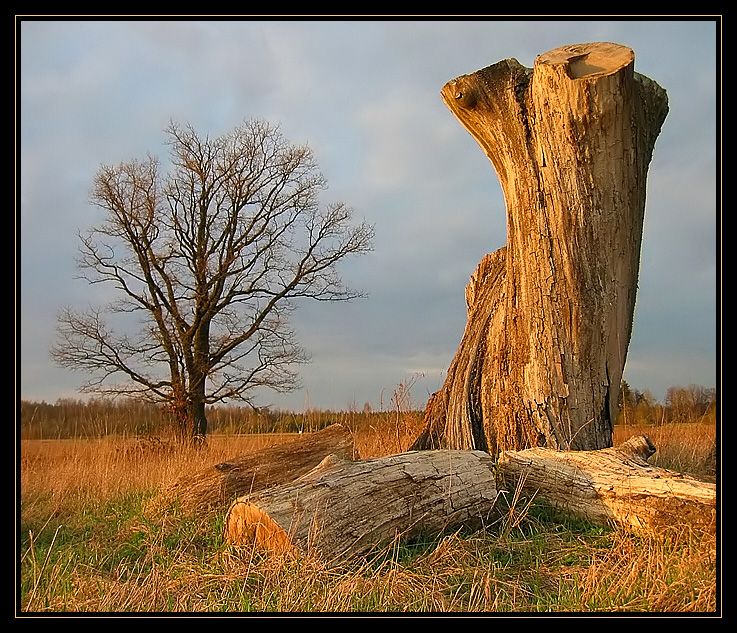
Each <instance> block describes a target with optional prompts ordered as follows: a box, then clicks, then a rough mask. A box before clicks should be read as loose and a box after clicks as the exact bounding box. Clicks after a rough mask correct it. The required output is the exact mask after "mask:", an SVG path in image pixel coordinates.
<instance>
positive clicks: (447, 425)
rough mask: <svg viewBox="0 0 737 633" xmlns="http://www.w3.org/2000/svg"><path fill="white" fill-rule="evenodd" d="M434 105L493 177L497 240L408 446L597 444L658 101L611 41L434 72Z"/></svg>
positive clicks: (614, 392)
mask: <svg viewBox="0 0 737 633" xmlns="http://www.w3.org/2000/svg"><path fill="white" fill-rule="evenodd" d="M441 94H442V97H443V100H444V101H445V103H446V105H447V106H448V108H449V109H450V110H451V112H452V113H453V114H454V115H455V117H456V118H457V119H458V120H459V121H460V122H461V124H462V125H463V126H464V127H465V128H466V130H467V131H468V132H469V133H470V134H471V135H472V136H473V137H474V139H476V141H477V142H478V143H479V145H480V146H481V148H482V149H483V151H484V152H485V153H486V155H487V156H488V158H489V159H490V160H491V162H492V164H493V166H494V168H495V170H496V172H497V175H498V177H499V180H500V183H501V186H502V190H503V192H504V197H505V201H506V207H507V209H506V211H507V243H506V246H505V247H504V248H502V249H500V250H498V251H496V252H494V253H492V254H490V255H487V256H486V257H485V258H484V259H483V260H482V262H481V263H480V264H479V266H478V268H477V270H476V271H475V273H474V274H473V276H472V278H471V281H470V284H469V286H468V288H467V289H466V303H467V308H468V321H467V325H466V330H465V332H464V334H463V338H462V340H461V343H460V346H459V349H458V351H457V353H456V356H455V358H454V359H453V362H452V363H451V365H450V366H449V369H448V374H447V377H446V380H445V383H444V385H443V387H442V388H441V390H440V391H439V392H437V393H436V394H435V395H434V396H433V397H431V399H430V401H429V402H428V406H427V412H426V428H425V430H424V432H423V433H422V435H421V436H420V437H418V438H417V440H416V441H415V443H414V444H413V446H412V449H430V448H439V447H444V448H455V449H478V450H485V451H488V452H489V453H491V454H492V455H496V454H498V453H499V452H500V451H505V450H520V449H524V448H528V447H533V446H543V447H547V448H552V449H561V450H594V449H599V448H606V447H608V446H611V443H612V424H613V420H614V418H615V415H616V410H617V406H618V397H619V389H620V383H621V378H622V372H623V368H624V364H625V360H626V357H627V350H628V346H629V341H630V334H631V328H632V318H633V311H634V305H635V295H636V291H637V277H638V270H639V262H640V245H641V240H642V228H643V219H644V211H645V194H646V180H647V172H648V166H649V163H650V159H651V157H652V152H653V149H654V144H655V141H656V138H657V136H658V134H659V132H660V128H661V125H662V124H663V121H664V120H665V117H666V114H667V111H668V102H667V96H666V93H665V91H664V90H663V89H662V88H661V87H660V86H658V85H657V84H656V83H655V82H653V81H651V80H650V79H648V78H647V77H644V76H643V75H640V74H638V73H636V72H634V54H633V52H632V50H630V49H629V48H627V47H624V46H620V45H618V44H610V43H592V44H580V45H572V46H564V47H562V48H558V49H555V50H553V51H550V52H549V53H546V54H544V55H541V56H539V57H538V58H537V59H536V60H535V64H534V69H529V68H526V67H524V66H522V65H521V64H520V63H519V62H517V60H515V59H508V60H504V61H501V62H499V63H497V64H494V65H492V66H489V67H488V68H484V69H482V70H479V71H477V72H475V73H473V74H470V75H464V76H462V77H458V78H457V79H455V80H453V81H451V82H449V83H448V84H446V86H445V87H444V88H443V89H442V91H441Z"/></svg>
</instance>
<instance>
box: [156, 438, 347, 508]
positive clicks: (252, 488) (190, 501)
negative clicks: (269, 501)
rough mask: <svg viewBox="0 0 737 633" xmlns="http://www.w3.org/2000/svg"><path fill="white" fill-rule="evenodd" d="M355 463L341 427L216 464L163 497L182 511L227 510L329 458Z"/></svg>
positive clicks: (184, 479) (182, 480) (179, 482)
mask: <svg viewBox="0 0 737 633" xmlns="http://www.w3.org/2000/svg"><path fill="white" fill-rule="evenodd" d="M331 454H332V455H337V456H339V457H340V458H342V459H347V460H350V459H354V458H356V457H357V455H356V454H355V449H354V444H353V436H352V435H351V433H350V431H349V430H348V429H347V428H346V427H344V426H343V425H341V424H333V425H331V426H328V427H326V428H324V429H322V430H320V431H317V432H315V433H311V434H309V435H302V436H300V437H299V438H297V439H295V440H293V441H290V442H285V443H283V444H278V445H276V446H270V447H268V448H265V449H262V450H259V451H254V452H253V453H248V454H245V455H241V456H239V457H235V458H233V459H229V460H228V461H226V462H222V463H220V464H215V465H213V466H210V467H208V468H206V469H204V470H201V471H199V472H196V473H192V474H187V475H185V476H183V477H180V478H179V479H178V480H177V481H175V482H174V484H172V485H171V486H170V487H169V488H168V489H167V490H165V491H164V493H163V495H162V496H163V499H165V500H167V501H169V502H171V501H173V500H177V501H178V502H179V503H180V506H181V508H182V509H183V510H184V511H187V512H189V511H193V510H206V509H209V508H214V507H217V506H222V507H226V506H227V505H228V504H229V503H230V502H231V501H232V500H233V499H234V498H236V497H238V496H240V495H244V494H247V493H249V492H257V491H259V490H263V489H265V488H269V487H271V486H278V485H282V484H287V483H291V482H292V481H294V480H295V479H297V478H298V477H300V476H301V475H304V474H305V473H307V472H309V471H310V470H311V469H313V468H314V467H315V466H317V465H318V464H319V463H320V462H321V461H322V460H323V459H324V458H325V457H327V456H328V455H331Z"/></svg>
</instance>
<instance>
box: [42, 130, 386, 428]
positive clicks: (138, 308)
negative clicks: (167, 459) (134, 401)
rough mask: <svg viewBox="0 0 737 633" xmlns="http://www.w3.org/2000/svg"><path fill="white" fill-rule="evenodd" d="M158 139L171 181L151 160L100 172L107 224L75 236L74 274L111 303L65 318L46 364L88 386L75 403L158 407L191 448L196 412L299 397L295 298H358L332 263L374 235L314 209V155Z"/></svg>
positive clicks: (239, 138) (224, 141)
mask: <svg viewBox="0 0 737 633" xmlns="http://www.w3.org/2000/svg"><path fill="white" fill-rule="evenodd" d="M166 132H167V135H168V145H169V147H170V158H171V169H170V171H169V173H162V169H161V165H160V163H159V161H158V160H156V159H155V158H153V157H150V156H149V157H148V158H147V159H146V160H143V161H131V162H126V163H122V164H120V165H117V166H103V167H101V168H100V170H99V172H98V173H97V175H96V177H95V180H94V185H93V188H92V194H91V197H92V202H93V203H94V204H95V205H97V206H98V207H100V208H101V209H102V210H103V211H104V212H105V213H106V218H105V221H104V222H103V223H102V224H100V225H99V226H97V227H94V228H92V229H91V230H90V231H89V232H88V233H87V234H85V235H80V239H81V248H80V252H81V257H80V259H79V266H80V269H81V270H82V273H83V277H84V278H86V279H87V280H88V281H89V282H90V283H91V284H99V283H106V284H110V285H112V287H114V289H115V291H116V299H117V300H116V301H114V302H111V303H110V304H109V305H108V306H107V307H106V308H105V309H104V310H100V309H90V310H87V311H84V312H77V311H74V310H71V309H68V308H67V309H65V310H63V312H62V314H61V315H60V318H59V327H58V331H59V336H58V340H57V342H56V344H55V345H54V347H53V349H52V357H53V358H54V359H55V360H56V361H57V362H58V363H59V364H60V365H62V366H64V367H68V368H71V369H75V370H84V371H87V372H90V373H91V374H92V378H91V379H90V380H89V381H88V382H86V383H85V384H84V385H83V386H82V390H83V391H87V392H96V393H102V394H108V395H110V394H129V395H130V394H135V395H137V396H139V397H141V396H142V397H146V398H149V399H153V400H155V401H159V402H164V403H167V404H168V406H170V407H171V410H172V412H173V413H174V415H175V417H176V419H177V421H178V422H179V424H180V425H181V427H182V428H183V429H187V430H188V431H191V432H192V433H193V435H194V436H195V437H199V436H204V435H205V434H206V431H207V418H206V416H205V406H206V405H208V404H213V403H216V402H221V401H225V400H235V401H242V402H246V403H249V404H253V398H254V396H255V390H257V389H258V388H260V387H268V388H271V389H273V390H276V391H277V392H287V391H291V390H293V389H294V388H296V387H297V385H298V376H297V374H296V371H295V366H296V365H298V364H299V363H303V362H305V361H306V355H305V353H304V352H303V350H302V349H301V348H300V346H299V345H298V343H297V342H296V340H295V335H294V330H293V328H292V326H291V325H290V322H289V315H290V312H291V310H292V309H293V308H294V307H295V300H298V299H300V298H311V299H316V300H319V301H345V300H350V299H353V298H355V297H358V296H360V293H358V292H356V291H354V290H352V289H350V288H348V287H346V286H345V285H344V283H343V281H342V279H341V277H340V275H339V274H338V271H337V269H336V265H337V264H338V262H340V261H341V260H343V259H344V258H345V257H347V256H349V255H354V254H361V253H364V252H366V251H368V250H370V248H371V241H372V238H373V230H372V228H371V227H370V226H368V225H367V224H365V223H360V224H357V225H353V224H352V223H351V217H352V210H351V209H350V208H349V207H347V206H346V205H344V204H343V203H336V204H331V205H327V206H323V205H321V204H319V201H318V194H319V193H320V192H321V191H322V190H324V189H325V187H326V182H325V180H324V178H323V176H322V175H321V173H320V172H319V170H318V168H317V166H316V164H315V161H314V156H313V154H312V152H311V151H310V149H309V148H308V147H306V146H297V145H292V144H290V143H288V142H287V141H286V140H285V139H284V138H283V136H282V134H281V132H280V131H279V129H278V128H276V127H273V126H270V125H269V124H267V123H264V122H262V121H246V122H244V123H243V124H242V125H240V126H239V127H237V128H236V129H235V130H233V131H232V132H231V133H229V134H226V135H224V136H222V137H219V138H214V139H211V138H209V137H206V138H201V137H200V136H198V134H197V133H196V132H195V131H194V130H193V129H192V127H191V126H180V125H178V124H175V123H172V124H171V125H170V126H169V128H168V129H167V130H166ZM111 316H112V317H116V318H117V319H118V320H119V322H118V323H116V324H115V325H111V324H110V323H109V321H108V318H109V317H111ZM132 317H138V319H137V320H135V321H134V320H133V319H132ZM132 323H133V324H135V326H136V327H137V328H138V330H137V333H135V334H131V333H130V332H131V331H132V327H131V324H132ZM121 379H122V380H121Z"/></svg>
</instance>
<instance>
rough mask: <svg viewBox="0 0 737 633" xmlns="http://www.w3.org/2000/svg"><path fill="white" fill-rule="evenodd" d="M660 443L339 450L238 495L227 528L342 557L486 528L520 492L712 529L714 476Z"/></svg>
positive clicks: (232, 538) (644, 525) (589, 512)
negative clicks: (664, 458) (689, 472)
mask: <svg viewBox="0 0 737 633" xmlns="http://www.w3.org/2000/svg"><path fill="white" fill-rule="evenodd" d="M654 451H655V448H654V447H653V445H652V443H651V442H650V440H649V439H647V438H646V437H637V438H632V439H631V440H629V441H628V442H626V443H625V444H623V445H621V446H619V447H617V448H606V449H601V450H597V451H586V452H565V451H554V450H550V449H544V448H534V449H528V450H525V451H520V452H515V451H508V452H505V453H503V454H502V455H501V456H500V459H499V461H498V462H497V464H496V467H495V465H494V462H493V460H492V458H491V456H490V455H489V454H488V453H485V452H483V451H466V450H437V451H410V452H407V453H401V454H398V455H390V456H388V457H379V458H374V459H368V460H363V461H355V462H347V461H343V460H341V459H339V458H338V457H336V456H334V455H331V456H328V457H327V458H325V460H324V461H323V462H321V463H320V464H319V465H318V466H317V467H316V468H315V469H313V470H312V471H310V472H309V473H307V474H305V475H303V476H302V477H300V478H299V479H297V480H295V481H293V482H290V483H285V484H283V485H280V486H275V487H271V488H268V489H265V490H262V491H261V492H258V493H252V494H248V495H243V496H241V497H238V498H237V499H236V500H235V501H233V502H232V503H231V505H230V507H229V509H228V512H227V514H226V517H225V525H224V538H225V539H226V541H227V542H229V543H231V544H232V545H238V546H249V547H256V548H258V549H261V550H265V551H269V552H278V553H283V552H290V553H312V554H316V555H317V556H318V557H321V558H322V559H323V560H325V561H327V562H338V561H341V560H345V559H346V558H348V557H351V556H355V555H358V554H361V553H364V552H366V551H367V550H369V549H371V548H373V547H375V546H379V545H382V544H385V543H387V542H391V541H392V540H393V539H394V538H395V537H397V536H401V537H402V538H404V539H412V538H413V537H416V536H417V535H420V534H427V535H436V534H438V533H441V532H442V531H443V530H457V529H460V528H469V529H478V528H482V527H489V526H490V525H491V524H492V523H494V522H495V521H497V520H499V519H500V518H501V517H503V515H504V514H505V513H507V512H509V508H510V507H511V508H513V507H514V499H515V497H519V498H522V497H527V498H530V497H534V501H535V502H542V503H544V504H545V505H548V506H552V507H554V508H557V509H559V510H560V511H561V512H564V513H568V514H570V515H572V516H575V517H578V518H582V519H586V520H588V521H591V522H592V523H594V524H598V525H602V526H607V527H609V526H612V525H615V526H620V527H622V528H624V529H627V530H631V531H634V532H640V533H643V532H648V531H650V530H654V529H658V528H661V527H662V526H664V525H687V524H688V525H692V526H694V527H697V528H703V529H706V530H710V531H713V530H714V529H715V524H716V521H715V519H716V486H715V484H710V483H705V482H702V481H699V480H697V479H693V478H690V477H686V476H684V475H680V474H678V473H675V472H672V471H668V470H665V469H663V468H656V467H654V466H651V465H650V464H648V463H647V461H646V460H647V458H648V457H649V456H650V455H652V454H653V453H654ZM495 470H496V472H494V471H495ZM501 496H504V497H506V499H507V500H508V502H507V504H503V503H500V502H499V501H500V499H499V498H500V497H501Z"/></svg>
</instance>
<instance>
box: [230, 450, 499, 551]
mask: <svg viewBox="0 0 737 633" xmlns="http://www.w3.org/2000/svg"><path fill="white" fill-rule="evenodd" d="M496 500H497V491H496V485H495V482H494V474H493V462H492V458H491V456H490V455H488V454H487V453H484V452H482V451H421V452H408V453H401V454H398V455H391V456H388V457H379V458H374V459H367V460H363V461H357V462H345V461H342V460H340V459H338V458H336V457H334V456H331V457H328V458H327V459H325V460H324V461H323V462H322V463H321V464H320V465H319V466H318V467H317V468H315V469H314V470H313V471H311V472H309V473H307V474H306V475H304V476H303V477H301V478H300V479H299V480H297V481H295V482H294V483H292V484H291V485H286V486H279V487H277V488H270V489H268V490H264V491H262V492H260V493H256V494H251V495H246V496H243V497H239V498H238V499H236V500H235V501H234V502H233V503H232V504H231V506H230V508H229V509H228V513H227V515H226V518H225V527H224V537H225V539H226V541H228V542H229V543H232V544H234V545H255V546H257V547H258V548H261V549H265V550H268V551H271V552H312V553H316V554H317V555H318V556H320V557H321V558H323V559H324V560H326V561H332V562H335V561H337V560H341V559H344V558H346V557H350V556H353V555H356V554H360V553H363V552H365V551H367V550H369V549H371V548H372V547H374V546H376V545H378V544H380V543H382V542H386V541H390V540H392V539H393V538H394V537H395V536H397V535H401V536H402V537H403V538H412V537H414V536H416V535H419V534H424V533H430V534H437V533H439V532H441V531H443V530H445V529H457V528H459V527H472V528H481V527H483V526H484V525H486V524H488V523H489V522H490V521H492V520H493V518H494V506H495V502H496Z"/></svg>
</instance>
